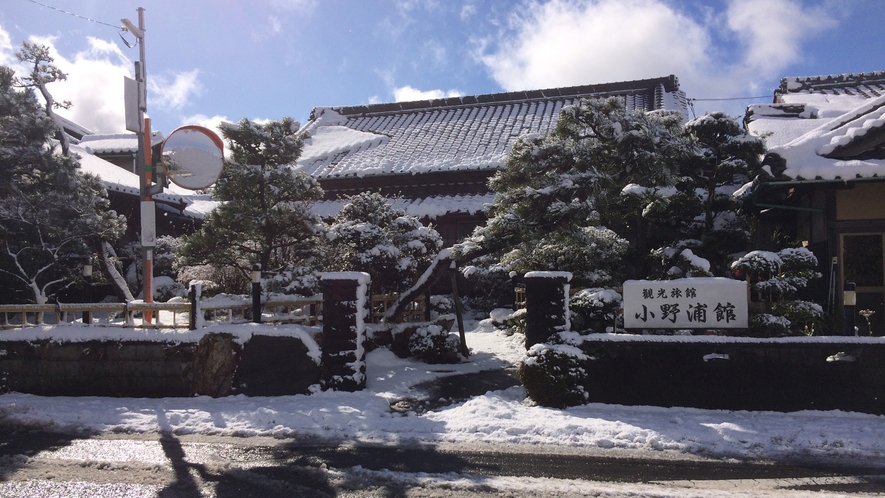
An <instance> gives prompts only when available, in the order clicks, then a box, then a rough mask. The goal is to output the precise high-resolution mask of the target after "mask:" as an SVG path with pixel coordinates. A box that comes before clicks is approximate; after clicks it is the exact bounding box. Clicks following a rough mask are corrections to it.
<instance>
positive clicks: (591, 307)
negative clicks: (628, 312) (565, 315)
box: [569, 288, 622, 332]
mask: <svg viewBox="0 0 885 498" xmlns="http://www.w3.org/2000/svg"><path fill="white" fill-rule="evenodd" d="M621 302H622V298H621V295H620V294H618V292H617V291H614V290H612V289H602V288H592V289H582V290H580V291H578V292H576V293H575V294H573V295H572V296H571V297H570V298H569V311H570V312H571V324H572V330H575V331H579V332H585V331H592V332H606V331H609V328H612V329H613V328H614V324H615V319H616V318H617V317H618V312H619V310H620V308H621Z"/></svg>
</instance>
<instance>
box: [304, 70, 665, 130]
mask: <svg viewBox="0 0 885 498" xmlns="http://www.w3.org/2000/svg"><path fill="white" fill-rule="evenodd" d="M652 87H656V90H657V91H656V92H655V93H657V94H658V95H653V96H652V98H655V97H657V98H656V100H658V101H659V103H660V102H661V101H662V97H661V96H660V93H671V92H678V91H679V78H677V77H676V76H674V75H672V74H671V75H670V76H664V77H660V78H650V79H644V80H633V81H620V82H616V83H602V84H597V85H583V86H572V87H563V88H547V89H543V90H525V91H515V92H505V93H490V94H483V95H468V96H462V97H448V98H443V99H432V100H417V101H411V102H394V103H383V104H368V105H359V106H341V107H338V106H331V107H316V108H314V110H313V111H312V112H311V115H310V120H311V121H313V120H314V119H317V118H319V117H320V116H322V115H323V114H324V113H325V112H327V110H329V109H332V110H334V111H335V112H337V113H338V114H340V115H344V116H352V115H366V114H382V113H390V112H401V111H410V110H420V109H434V108H440V107H459V106H472V105H476V104H487V103H505V102H522V101H532V100H548V99H555V98H560V97H578V96H582V95H593V96H594V97H597V98H601V97H607V96H614V95H619V96H623V95H625V94H628V95H629V94H632V93H646V92H648V89H649V88H652Z"/></svg>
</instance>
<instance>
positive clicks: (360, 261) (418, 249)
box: [328, 192, 442, 293]
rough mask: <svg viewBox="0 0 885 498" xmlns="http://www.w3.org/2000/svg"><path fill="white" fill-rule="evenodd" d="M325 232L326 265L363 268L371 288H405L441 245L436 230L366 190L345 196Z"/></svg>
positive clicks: (382, 291) (397, 290)
mask: <svg viewBox="0 0 885 498" xmlns="http://www.w3.org/2000/svg"><path fill="white" fill-rule="evenodd" d="M328 235H329V239H330V240H331V249H332V258H330V264H331V265H332V268H333V269H335V270H339V271H363V272H366V273H368V274H369V275H371V276H372V289H373V292H374V293H390V292H399V291H401V290H403V289H404V288H406V287H408V286H409V285H410V284H411V283H412V282H413V280H414V279H415V277H416V276H417V275H418V274H419V272H423V271H424V269H425V268H426V267H427V265H428V264H429V263H430V260H431V259H432V258H433V255H435V254H436V251H437V250H438V249H439V248H440V247H441V246H442V237H440V235H439V233H437V232H436V230H434V229H433V228H432V227H425V226H424V225H422V224H421V222H420V221H419V220H418V218H416V217H415V216H409V215H406V214H405V212H404V211H402V210H401V209H395V208H394V207H393V206H392V204H391V200H390V199H388V198H386V197H384V196H382V195H381V194H378V193H370V192H364V193H361V194H358V195H354V196H351V197H348V198H347V202H346V204H345V206H344V208H343V209H342V210H341V212H340V213H339V214H338V216H337V217H336V218H335V221H334V222H333V223H332V225H331V226H330V227H329V232H328Z"/></svg>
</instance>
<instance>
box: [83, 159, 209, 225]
mask: <svg viewBox="0 0 885 498" xmlns="http://www.w3.org/2000/svg"><path fill="white" fill-rule="evenodd" d="M71 152H72V153H75V154H77V155H78V156H79V158H80V170H81V171H83V172H84V173H90V174H92V175H94V176H97V177H99V178H100V179H101V181H102V183H104V185H105V188H107V189H108V191H109V192H120V193H123V194H129V195H133V196H138V195H140V193H139V182H140V179H139V177H138V175H136V174H135V173H132V172H131V171H126V170H125V169H123V168H121V167H119V166H117V165H115V164H113V163H110V162H108V161H105V160H104V159H102V158H100V157H98V156H96V155H94V154H91V153H90V152H89V150H87V149H86V148H85V147H83V146H82V145H71ZM191 194H192V192H191V191H186V190H183V189H180V188H179V187H175V186H170V188H167V189H166V190H165V191H164V192H163V193H160V194H156V195H154V196H153V198H154V199H155V200H157V201H164V202H171V203H174V204H184V203H188V204H190V203H191V201H189V200H188V199H187V197H189V196H190V195H191ZM194 217H198V216H194Z"/></svg>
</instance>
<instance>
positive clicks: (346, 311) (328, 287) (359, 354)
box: [321, 272, 371, 391]
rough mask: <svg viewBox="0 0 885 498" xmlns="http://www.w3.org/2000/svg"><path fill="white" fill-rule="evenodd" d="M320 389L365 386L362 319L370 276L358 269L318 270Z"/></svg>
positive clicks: (365, 318)
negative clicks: (325, 271) (319, 288)
mask: <svg viewBox="0 0 885 498" xmlns="http://www.w3.org/2000/svg"><path fill="white" fill-rule="evenodd" d="M321 281H322V285H323V345H322V346H323V365H322V378H321V384H322V387H323V389H332V390H335V391H358V390H361V389H364V388H365V387H366V350H365V348H364V347H363V344H364V342H365V340H366V322H367V321H368V318H369V283H370V282H371V277H369V274H367V273H361V272H333V273H323V274H322V279H321Z"/></svg>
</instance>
